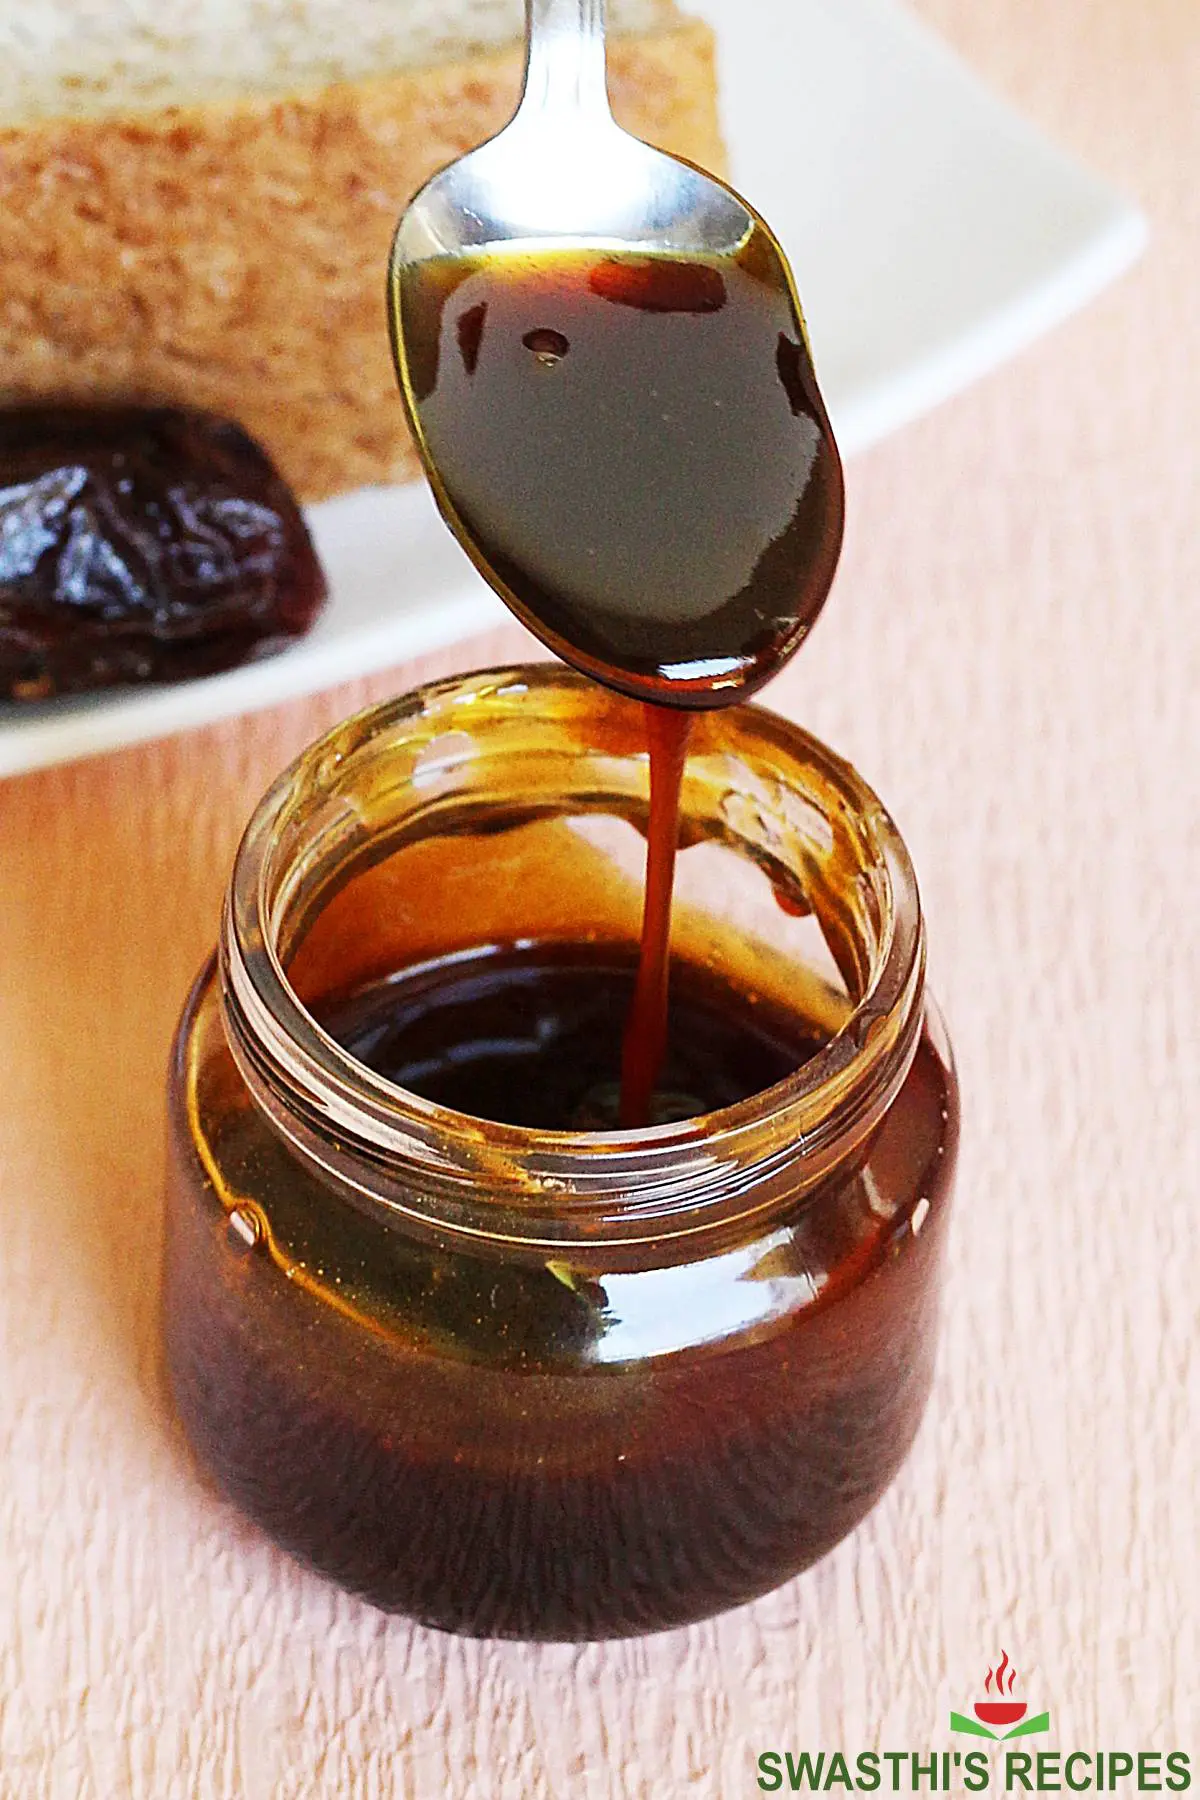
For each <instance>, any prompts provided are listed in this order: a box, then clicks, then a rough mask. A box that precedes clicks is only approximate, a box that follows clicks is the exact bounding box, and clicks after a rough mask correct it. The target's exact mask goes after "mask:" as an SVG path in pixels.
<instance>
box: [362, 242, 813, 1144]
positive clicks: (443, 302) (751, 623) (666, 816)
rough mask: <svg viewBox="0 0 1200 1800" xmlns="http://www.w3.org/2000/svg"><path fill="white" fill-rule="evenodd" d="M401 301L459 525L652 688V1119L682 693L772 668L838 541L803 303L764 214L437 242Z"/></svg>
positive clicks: (562, 630)
mask: <svg viewBox="0 0 1200 1800" xmlns="http://www.w3.org/2000/svg"><path fill="white" fill-rule="evenodd" d="M394 302H395V305H396V309H397V314H398V317H397V318H396V320H395V323H396V326H397V334H396V335H397V342H398V343H399V344H401V345H402V346H403V351H404V354H403V357H402V359H401V360H402V367H403V369H404V374H405V397H406V400H407V402H408V406H409V410H410V413H411V415H412V419H413V423H414V426H415V427H416V431H417V436H418V441H419V443H420V445H421V450H422V454H423V455H424V457H425V460H426V464H427V466H428V468H429V472H430V477H431V480H432V482H433V487H434V492H435V494H436V495H437V498H438V502H439V505H440V506H441V507H442V510H443V511H444V512H445V513H446V514H447V517H448V518H449V520H450V523H451V524H452V526H453V527H454V528H455V530H456V531H457V532H458V534H459V535H460V537H461V538H462V539H463V541H464V543H465V544H466V545H467V547H468V549H469V550H470V552H471V554H472V556H473V557H474V559H475V561H476V562H477V563H478V564H479V566H480V567H481V568H482V569H483V572H484V573H485V574H486V575H487V577H488V579H489V581H491V582H492V584H493V585H494V586H495V587H496V588H497V589H498V591H499V592H500V593H501V595H502V596H503V597H504V599H505V600H506V601H507V602H508V604H509V605H510V606H511V607H512V608H513V610H514V611H515V612H516V613H517V615H518V616H519V617H520V618H521V619H523V620H524V621H525V623H526V624H527V625H529V626H530V628H531V629H532V630H533V631H535V632H536V633H537V634H538V636H539V637H541V638H542V639H543V641H544V642H545V643H547V644H548V645H549V646H550V648H551V649H552V650H554V651H556V652H557V653H558V655H560V656H561V657H563V658H564V660H565V661H567V662H570V663H573V664H574V665H575V666H576V667H577V668H579V669H582V670H583V671H584V673H585V674H588V675H592V676H594V677H595V678H596V679H597V680H599V681H602V682H604V683H605V684H606V685H608V686H610V687H615V688H617V689H619V690H621V691H623V692H625V693H627V694H630V695H633V696H635V697H636V698H639V699H642V700H645V701H647V702H648V703H649V705H648V708H647V742H648V746H649V752H650V766H651V783H650V785H651V802H650V825H649V832H648V855H647V869H646V905H645V915H644V922H643V929H642V950H641V965H640V970H639V976H638V982H637V988H636V992H635V997H634V1002H633V1006H632V1009H631V1012H630V1017H629V1023H628V1028H627V1031H626V1035H625V1043H624V1052H623V1058H622V1101H621V1123H622V1124H623V1125H625V1126H627V1127H635V1126H639V1125H644V1124H646V1123H647V1122H648V1120H649V1118H650V1116H651V1096H652V1094H653V1091H654V1086H655V1081H656V1072H657V1069H658V1064H659V1061H660V1058H661V1055H662V1047H663V1044H664V1043H665V1040H666V1032H667V988H668V971H669V939H670V918H671V889H672V883H673V877H674V863H675V845H676V839H677V836H678V819H679V789H680V782H681V780H682V774H683V766H684V760H685V757H686V752H687V722H686V715H687V713H688V712H690V711H693V710H696V709H697V708H703V707H714V706H723V705H728V704H730V703H731V702H733V701H735V700H739V699H743V698H745V697H746V696H747V695H749V694H751V693H753V692H755V691H756V689H758V688H759V687H761V686H762V684H763V682H765V681H767V680H768V679H769V678H770V677H771V676H772V675H773V674H775V672H776V671H777V670H778V669H779V667H780V666H781V664H782V663H783V662H784V661H786V659H787V658H788V657H789V656H791V655H792V654H793V653H794V652H795V651H796V650H797V649H798V648H799V646H800V644H801V642H802V641H803V639H804V637H805V636H806V634H807V633H808V631H809V629H810V627H811V626H812V624H813V622H814V620H815V619H816V616H817V614H818V613H819V611H820V609H821V607H822V606H823V605H824V602H825V598H826V595H827V594H828V592H829V587H830V584H831V582H832V580H833V574H834V569H835V567H836V565H837V558H838V552H839V550H840V548H841V540H842V523H843V485H842V470H841V462H840V459H839V456H838V451H837V446H836V444H835V442H834V438H833V433H832V431H831V430H830V426H829V420H828V417H827V415H826V412H825V407H824V403H823V401H822V399H821V395H820V391H819V389H818V387H817V383H816V377H815V375H814V372H813V367H812V361H811V358H810V356H809V352H808V345H807V342H806V339H805V334H804V327H803V323H802V321H801V318H800V315H799V309H798V306H797V304H796V300H795V296H794V293H793V290H792V287H791V283H790V280H789V277H788V275H787V271H786V268H785V266H784V264H783V261H782V259H781V257H780V255H779V253H778V250H777V249H776V247H775V244H774V241H773V240H772V239H771V238H770V236H769V234H768V233H767V232H765V231H763V230H761V229H759V228H757V227H756V228H755V229H754V230H753V231H752V232H751V234H750V236H749V238H748V239H747V241H746V243H745V244H744V245H743V246H742V247H741V249H740V250H739V252H738V253H737V254H736V255H734V256H722V257H717V256H708V257H701V256H689V257H683V256H679V255H667V254H660V253H655V254H646V253H641V254H635V253H620V254H617V253H614V252H612V251H608V250H601V249H578V248H575V249H569V250H561V249H559V250H554V249H551V250H542V249H539V248H537V247H536V246H534V247H533V248H529V247H524V248H520V249H514V248H511V247H510V248H506V249H505V250H503V251H500V252H494V253H492V254H490V255H483V256H477V257H468V256H461V255H460V256H453V257H445V258H432V259H430V260H428V261H425V262H422V263H417V264H413V265H410V266H409V267H408V268H407V269H406V270H405V271H404V272H403V274H402V276H401V278H400V284H399V289H398V292H397V293H396V294H395V295H394ZM667 709H671V711H670V712H668V711H667ZM675 709H681V710H682V713H683V716H682V717H680V716H679V714H678V713H675ZM673 713H674V715H675V716H672V714H673Z"/></svg>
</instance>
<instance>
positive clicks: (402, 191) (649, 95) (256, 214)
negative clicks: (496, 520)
mask: <svg viewBox="0 0 1200 1800" xmlns="http://www.w3.org/2000/svg"><path fill="white" fill-rule="evenodd" d="M520 70H521V56H520V53H519V52H518V51H504V52H500V53H496V54H491V55H486V56H476V57H473V58H472V59H471V60H469V61H466V62H462V63H443V64H438V65H436V66H432V67H430V68H428V69H425V70H420V71H416V70H406V71H404V72H402V73H399V74H396V75H391V76H384V77H379V78H376V79H373V80H371V81H365V82H353V83H346V84H342V85H338V86H335V87H326V88H321V89H318V90H315V91H312V92H306V93H298V94H296V95H294V96H292V97H289V98H287V99H284V100H280V99H278V98H265V97H264V98H261V99H257V98H247V99H239V100H238V101H236V102H232V101H231V102H222V103H220V104H210V105H204V106H189V107H167V108H163V109H162V110H160V111H155V112H143V113H138V114H124V115H106V116H101V117H93V118H79V119H69V118H68V119H58V120H48V121H45V122H38V123H36V124H31V125H27V126H22V127H18V128H10V129H8V130H3V131H0V270H2V271H3V273H2V276H0V402H2V403H4V404H15V403H18V402H28V401H31V400H38V399H42V398H46V397H50V396H53V397H54V398H55V399H58V400H63V399H67V400H79V401H88V400H100V399H105V400H109V399H117V398H119V399H137V400H146V399H155V400H169V401H177V402H186V403H189V404H191V405H195V406H201V407H207V408H210V409H212V410H213V411H216V412H221V413H225V414H228V415H230V416H232V417H234V418H236V419H238V420H240V422H241V423H242V424H243V425H244V426H245V427H246V428H247V430H249V431H250V432H252V433H253V435H254V436H255V437H257V438H258V439H259V440H260V441H261V442H262V443H263V444H264V445H265V447H266V448H267V450H268V451H269V452H270V453H271V455H272V456H273V458H274V459H275V461H276V463H277V464H278V466H279V468H280V469H281V471H282V472H283V474H284V475H285V477H286V478H287V480H288V481H289V482H290V483H291V484H292V486H293V487H294V489H295V490H296V491H297V492H298V493H299V494H300V495H301V496H302V497H303V498H305V499H309V500H315V499H320V498H322V497H324V496H326V495H329V494H333V493H337V492H339V491H342V490H344V489H348V488H355V487H360V486H363V485H366V484H368V483H372V482H388V481H397V480H404V479H407V478H409V477H411V476H412V475H413V474H414V473H415V471H416V467H417V464H416V457H415V452H414V451H413V448H412V445H411V442H410V440H409V437H408V432H407V429H406V427H405V423H404V419H403V414H402V409H401V405H400V400H399V396H398V393H397V389H396V381H395V376H394V373H393V370H392V366H391V358H390V355H389V351H388V342H387V327H386V316H385V307H384V273H385V268H386V263H387V255H388V249H389V245H390V242H391V237H392V233H393V231H394V229H395V225H396V220H397V218H398V216H399V214H400V212H401V210H402V208H403V206H404V204H405V202H406V200H407V199H408V197H409V196H410V195H411V194H412V193H413V192H414V191H415V190H416V188H418V187H419V186H420V185H421V183H422V182H423V181H425V180H426V179H427V177H428V176H429V175H431V174H432V173H433V171H434V170H435V169H437V168H439V167H440V166H441V165H442V164H443V163H445V162H448V161H449V160H450V159H451V158H453V157H455V156H458V155H460V154H461V153H462V152H463V151H464V150H467V149H469V148H470V147H471V146H472V145H473V144H476V143H478V142H480V141H481V140H482V139H483V138H485V137H487V136H489V135H490V134H491V133H493V132H494V131H496V130H498V129H499V127H500V126H501V125H502V124H503V123H504V121H505V120H506V119H507V118H508V116H509V115H510V113H511V111H512V108H513V106H514V104H515V100H516V96H517V92H518V88H519V84H520ZM609 71H610V74H609V84H610V89H611V92H612V98H613V105H614V110H615V111H616V113H617V116H618V117H619V119H620V120H621V122H622V123H623V124H625V125H626V126H627V127H628V128H629V129H630V130H632V131H634V132H636V133H637V134H638V135H639V136H641V137H645V138H647V139H649V140H650V141H651V142H654V143H657V144H660V145H662V146H663V147H665V148H667V149H671V150H674V151H676V152H678V153H679V154H681V155H684V156H687V157H689V158H690V159H691V160H693V161H695V162H698V163H701V164H703V165H704V166H706V167H709V168H716V169H720V168H721V167H722V165H723V149H722V145H721V139H720V132H719V127H718V123H717V112H716V81H715V73H714V66H713V45H712V39H711V34H710V33H709V31H708V29H707V27H705V26H704V25H702V24H700V23H697V22H692V21H687V22H684V23H682V24H681V25H680V26H679V27H678V28H676V29H672V30H669V31H664V32H659V33H655V34H653V35H646V36H642V37H630V38H617V39H615V40H614V41H613V42H612V44H611V46H610V51H609Z"/></svg>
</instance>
